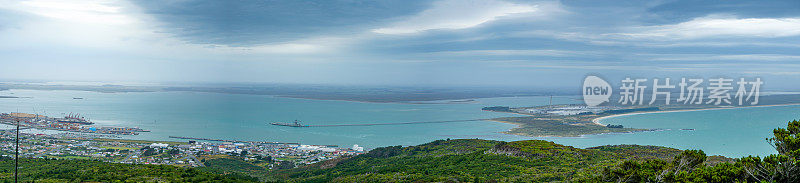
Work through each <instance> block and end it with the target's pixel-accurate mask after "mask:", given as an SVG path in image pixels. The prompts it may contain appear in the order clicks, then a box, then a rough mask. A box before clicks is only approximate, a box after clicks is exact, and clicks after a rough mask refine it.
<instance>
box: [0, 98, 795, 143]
mask: <svg viewBox="0 0 800 183" xmlns="http://www.w3.org/2000/svg"><path fill="white" fill-rule="evenodd" d="M0 95H4V96H18V97H26V98H4V99H0V112H15V111H17V110H18V111H20V112H27V113H34V112H37V113H40V114H43V113H44V114H47V115H49V116H61V115H63V114H64V113H70V112H73V113H81V114H82V115H84V116H87V117H90V118H91V119H92V121H94V122H95V123H96V124H97V125H100V126H131V127H140V128H144V129H148V130H151V131H152V132H149V133H142V134H141V135H138V136H124V137H125V138H133V139H149V140H179V139H170V138H169V137H168V136H187V137H202V138H217V139H231V140H252V141H277V142H298V143H303V144H332V145H340V146H345V147H347V146H352V145H353V144H359V145H361V146H366V147H368V148H374V147H380V146H389V145H416V144H421V143H425V142H429V141H432V140H436V139H446V138H451V139H456V138H481V139H493V140H506V141H509V140H525V139H544V140H550V141H555V142H557V143H561V144H566V145H571V146H575V147H592V146H598V145H606V144H647V145H661V146H668V147H675V148H680V149H687V148H693V149H703V150H705V151H706V152H707V153H708V154H720V155H726V156H731V157H739V156H743V155H748V154H755V155H766V154H770V153H773V151H772V150H771V148H770V146H769V145H768V144H767V143H766V142H765V141H764V138H766V137H768V136H769V135H771V134H770V133H771V129H773V128H776V127H785V126H786V122H787V121H788V120H790V119H794V118H800V107H798V106H785V107H763V108H746V109H729V110H715V111H696V112H676V113H661V114H645V115H633V116H624V117H617V118H610V119H606V120H604V121H603V123H613V124H623V125H625V126H626V127H634V128H661V129H665V131H657V132H643V133H634V134H604V135H589V136H585V137H580V138H531V137H522V136H515V135H507V134H502V133H500V132H503V131H506V130H508V129H511V128H513V127H514V125H510V124H504V123H497V122H491V121H472V122H456V123H433V124H413V125H386V126H351V127H310V128H292V127H282V126H273V125H269V124H268V123H270V122H290V121H293V120H295V119H299V120H303V121H304V122H305V124H311V125H319V124H350V123H390V122H409V121H441V120H461V119H483V118H494V117H506V116H515V115H513V114H508V113H496V112H486V111H481V110H480V109H481V108H482V107H485V106H495V105H503V106H512V107H520V106H536V105H546V104H547V103H548V102H549V99H550V98H549V97H504V98H485V99H476V100H475V101H474V102H470V103H458V104H401V103H365V102H349V101H331V100H308V99H293V98H281V97H273V96H266V95H240V94H220V93H204V92H131V93H98V92H85V91H38V90H7V91H0ZM73 97H82V98H84V99H80V100H76V99H73ZM575 98H576V97H555V98H553V103H555V104H565V103H579V102H580V101H578V100H576V99H575ZM683 128H692V129H695V130H694V131H683V130H680V129H683Z"/></svg>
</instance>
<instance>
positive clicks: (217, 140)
mask: <svg viewBox="0 0 800 183" xmlns="http://www.w3.org/2000/svg"><path fill="white" fill-rule="evenodd" d="M169 138H173V139H186V140H202V141H214V142H234V143H235V142H239V143H253V144H284V145H300V143H296V142H266V141H246V140H225V139H210V138H199V137H179V136H169Z"/></svg>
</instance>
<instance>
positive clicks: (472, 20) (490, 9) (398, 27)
mask: <svg viewBox="0 0 800 183" xmlns="http://www.w3.org/2000/svg"><path fill="white" fill-rule="evenodd" d="M535 11H539V7H538V6H535V5H533V6H532V5H524V4H515V3H509V2H503V1H494V0H492V1H459V0H442V1H438V2H435V3H434V4H433V7H431V8H430V9H427V10H425V11H422V12H420V13H419V14H417V15H414V16H411V17H409V18H408V19H406V20H404V21H400V22H396V23H394V24H393V25H391V26H389V27H384V28H378V29H374V30H372V32H375V33H380V34H412V33H419V32H422V31H427V30H435V29H465V28H471V27H475V26H478V25H480V24H483V23H486V22H491V21H494V20H497V19H498V18H500V17H503V16H508V15H513V14H520V13H531V12H535Z"/></svg>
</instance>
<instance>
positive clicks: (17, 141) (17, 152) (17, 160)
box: [14, 118, 19, 183]
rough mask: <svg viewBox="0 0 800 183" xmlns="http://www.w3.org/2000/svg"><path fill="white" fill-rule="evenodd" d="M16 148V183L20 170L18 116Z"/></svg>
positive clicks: (15, 182)
mask: <svg viewBox="0 0 800 183" xmlns="http://www.w3.org/2000/svg"><path fill="white" fill-rule="evenodd" d="M15 139H16V144H17V145H16V149H15V150H14V183H17V180H18V179H17V178H18V177H17V172H18V171H19V118H17V138H15Z"/></svg>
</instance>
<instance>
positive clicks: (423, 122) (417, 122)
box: [304, 119, 490, 127]
mask: <svg viewBox="0 0 800 183" xmlns="http://www.w3.org/2000/svg"><path fill="white" fill-rule="evenodd" d="M486 120H490V119H461V120H444V121H414V122H396V123H363V124H334V125H305V126H304V127H337V126H379V125H411V124H429V123H456V122H468V121H486Z"/></svg>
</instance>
